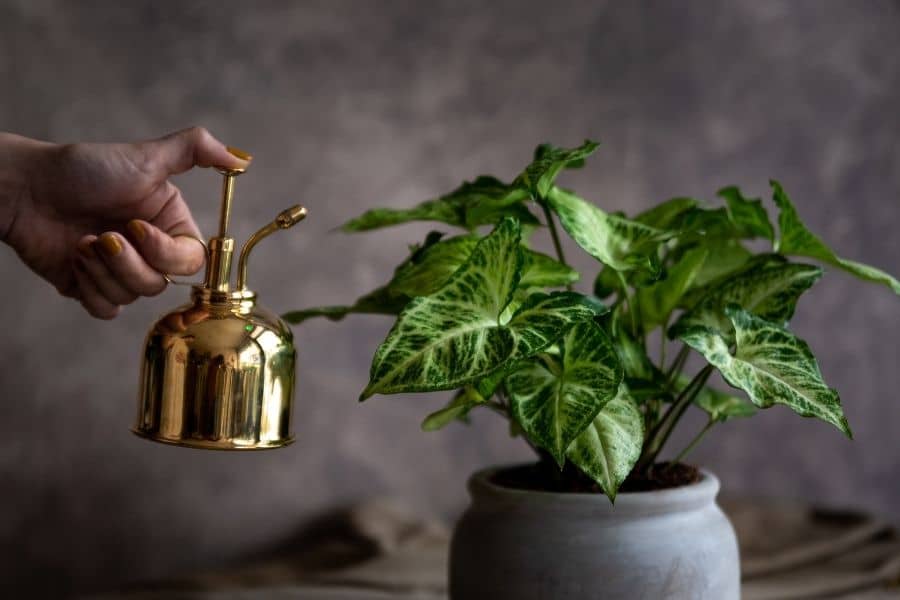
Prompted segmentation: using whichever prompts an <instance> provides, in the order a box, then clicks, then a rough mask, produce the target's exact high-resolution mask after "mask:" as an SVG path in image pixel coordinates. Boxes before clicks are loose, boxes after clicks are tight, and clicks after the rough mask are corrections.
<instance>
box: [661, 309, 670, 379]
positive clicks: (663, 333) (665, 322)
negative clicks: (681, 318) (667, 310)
mask: <svg viewBox="0 0 900 600" xmlns="http://www.w3.org/2000/svg"><path fill="white" fill-rule="evenodd" d="M668 328H669V317H668V315H667V316H666V318H665V319H664V320H663V324H662V329H661V330H660V332H659V368H660V370H662V369H665V368H666V329H668Z"/></svg>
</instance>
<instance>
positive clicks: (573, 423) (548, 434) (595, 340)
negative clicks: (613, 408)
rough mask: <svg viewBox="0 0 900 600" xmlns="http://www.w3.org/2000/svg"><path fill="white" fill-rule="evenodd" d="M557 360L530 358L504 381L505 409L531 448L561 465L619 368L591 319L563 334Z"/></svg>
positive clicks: (610, 393) (615, 382)
mask: <svg viewBox="0 0 900 600" xmlns="http://www.w3.org/2000/svg"><path fill="white" fill-rule="evenodd" d="M560 352H561V357H560V359H559V360H556V359H554V358H553V357H550V356H548V355H544V356H543V357H542V359H543V360H541V359H533V360H532V361H531V362H530V363H529V364H528V366H526V367H524V368H521V369H518V370H516V371H515V372H514V373H512V374H511V375H510V376H509V377H507V379H506V389H507V391H508V393H509V398H510V411H511V413H512V415H513V417H514V418H515V420H516V421H517V422H518V423H519V425H520V426H521V427H522V429H523V430H524V431H525V433H526V434H527V435H528V439H530V440H531V441H532V442H533V443H534V444H536V445H537V446H539V447H541V448H544V449H545V450H547V451H548V452H549V453H550V454H551V455H552V456H553V457H554V458H555V459H556V462H557V463H558V464H559V466H560V468H562V466H563V465H564V464H565V460H566V450H567V449H568V448H569V445H570V444H571V443H572V442H573V441H574V440H575V438H576V437H578V435H579V434H580V433H581V432H582V431H584V429H585V428H586V427H587V426H588V425H589V424H590V423H591V422H592V421H593V420H594V417H596V416H597V413H598V412H600V410H601V409H602V408H603V406H604V405H605V404H606V403H607V402H609V401H610V400H612V399H613V397H615V395H616V390H617V389H618V387H619V383H621V381H622V366H621V365H620V364H619V360H618V358H617V356H616V353H615V350H614V349H613V347H612V343H611V342H610V340H609V337H607V335H606V333H605V332H604V331H603V330H602V329H601V328H600V327H599V326H598V325H597V324H596V323H594V322H592V321H587V322H584V323H580V324H578V325H575V326H574V327H572V328H571V329H569V332H568V333H567V334H566V335H565V337H564V338H563V341H562V344H561V346H560Z"/></svg>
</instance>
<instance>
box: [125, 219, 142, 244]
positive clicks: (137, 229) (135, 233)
mask: <svg viewBox="0 0 900 600" xmlns="http://www.w3.org/2000/svg"><path fill="white" fill-rule="evenodd" d="M125 228H126V229H127V230H128V233H130V234H131V237H133V238H134V239H136V240H137V241H139V242H142V241H144V238H145V237H147V230H146V229H144V224H143V223H141V222H140V221H138V220H133V221H128V224H127V225H125Z"/></svg>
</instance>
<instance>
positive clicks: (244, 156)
mask: <svg viewBox="0 0 900 600" xmlns="http://www.w3.org/2000/svg"><path fill="white" fill-rule="evenodd" d="M225 149H226V150H228V153H229V154H231V155H232V156H236V157H238V158H239V159H241V160H246V161H251V160H253V156H252V155H251V154H248V153H246V152H244V151H243V150H241V149H240V148H235V147H234V146H225Z"/></svg>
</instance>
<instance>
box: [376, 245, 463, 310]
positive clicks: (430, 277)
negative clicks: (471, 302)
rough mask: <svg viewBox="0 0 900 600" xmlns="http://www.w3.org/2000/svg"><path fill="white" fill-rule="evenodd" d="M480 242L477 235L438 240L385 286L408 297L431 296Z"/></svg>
mask: <svg viewBox="0 0 900 600" xmlns="http://www.w3.org/2000/svg"><path fill="white" fill-rule="evenodd" d="M479 239H480V238H479V237H478V236H477V235H459V236H456V237H452V238H449V239H446V240H441V241H440V242H438V243H436V244H434V245H432V246H430V247H428V248H426V249H424V250H423V251H422V252H421V254H419V256H417V257H415V258H414V259H413V260H411V261H409V262H408V263H407V264H405V265H403V266H401V268H399V269H398V270H397V273H396V274H395V275H394V278H393V279H392V280H391V282H390V283H389V284H388V287H390V289H391V290H393V291H395V292H397V293H400V294H405V295H406V296H409V297H410V298H414V297H416V296H427V295H429V294H432V293H434V292H435V291H437V290H438V289H440V288H441V287H443V286H444V284H445V283H447V280H448V279H450V276H451V275H453V273H454V272H455V271H456V270H457V269H458V268H459V267H460V266H462V264H463V263H464V262H466V261H467V260H468V259H469V256H470V255H471V254H472V251H473V250H474V249H475V246H477V245H478V241H479Z"/></svg>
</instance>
